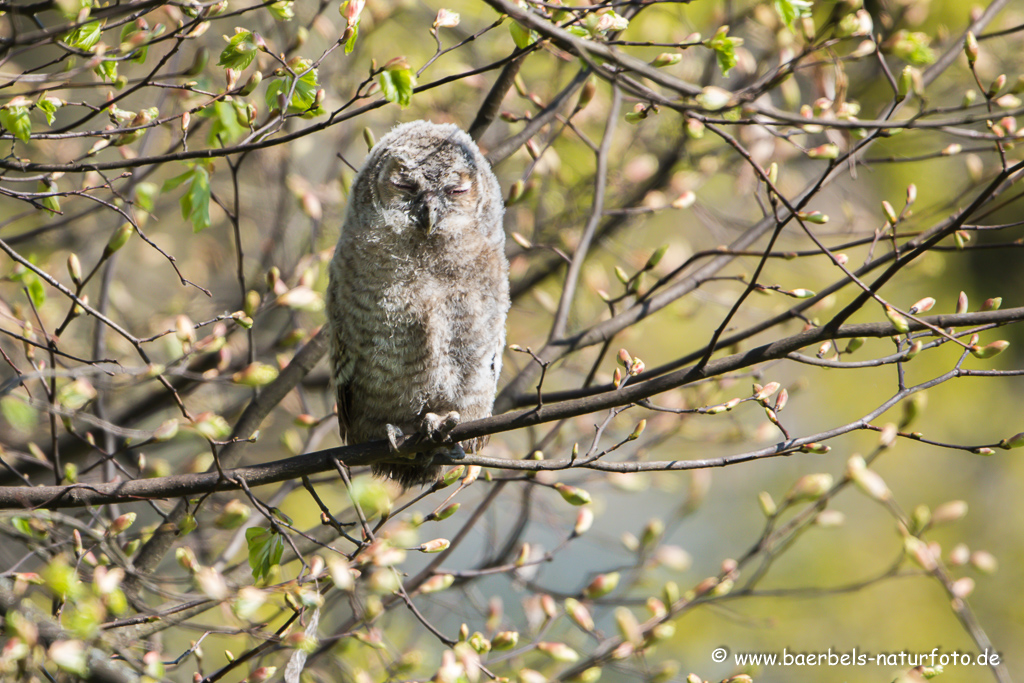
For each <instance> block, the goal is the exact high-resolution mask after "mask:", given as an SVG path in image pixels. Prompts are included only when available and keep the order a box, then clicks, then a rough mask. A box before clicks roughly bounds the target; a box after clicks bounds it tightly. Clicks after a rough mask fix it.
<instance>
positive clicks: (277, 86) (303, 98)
mask: <svg viewBox="0 0 1024 683" xmlns="http://www.w3.org/2000/svg"><path fill="white" fill-rule="evenodd" d="M289 65H290V66H291V67H292V71H294V72H295V73H296V74H298V75H299V80H298V82H297V83H296V84H295V92H294V93H293V94H292V99H291V101H290V102H289V103H288V112H289V113H291V114H302V115H303V117H311V116H318V115H320V114H323V113H324V110H323V107H321V106H319V105H318V104H317V102H316V93H317V90H319V89H320V83H319V81H318V80H317V78H318V75H317V70H316V69H314V68H312V62H310V61H309V60H308V59H303V58H301V57H300V58H296V59H293V60H292V61H291V62H289ZM292 80H294V79H293V77H292V75H291V74H288V75H286V76H284V77H283V78H275V79H274V80H272V81H271V82H270V85H269V86H267V97H266V100H267V109H268V110H269V111H274V110H276V109H278V108H279V106H278V102H277V99H278V95H279V94H281V93H284V94H285V95H287V94H288V92H289V91H291V89H292Z"/></svg>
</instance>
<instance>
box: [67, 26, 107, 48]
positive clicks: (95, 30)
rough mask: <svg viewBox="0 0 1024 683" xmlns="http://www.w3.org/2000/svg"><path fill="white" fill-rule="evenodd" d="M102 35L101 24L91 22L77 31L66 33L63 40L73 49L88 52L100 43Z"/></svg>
mask: <svg viewBox="0 0 1024 683" xmlns="http://www.w3.org/2000/svg"><path fill="white" fill-rule="evenodd" d="M101 33H102V28H101V27H100V22H98V21H90V22H89V23H88V24H83V25H81V26H79V27H78V28H76V29H75V30H73V31H69V32H68V33H65V34H64V37H63V38H62V39H61V40H63V41H64V42H65V43H67V44H68V45H70V46H71V47H74V48H78V49H79V50H85V51H86V52H88V51H90V50H91V49H92V47H93V46H94V45H95V44H96V43H98V42H99V40H100V34H101Z"/></svg>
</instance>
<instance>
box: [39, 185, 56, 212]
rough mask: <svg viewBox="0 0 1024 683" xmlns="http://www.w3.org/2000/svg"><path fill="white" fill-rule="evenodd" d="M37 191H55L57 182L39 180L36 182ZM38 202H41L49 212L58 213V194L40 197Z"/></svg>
mask: <svg viewBox="0 0 1024 683" xmlns="http://www.w3.org/2000/svg"><path fill="white" fill-rule="evenodd" d="M36 191H37V192H56V191H57V183H55V182H54V181H53V180H40V181H39V182H38V183H36ZM39 203H40V204H42V205H43V206H44V207H46V209H47V210H48V211H49V212H50V214H51V215H52V214H55V213H60V197H59V196H58V195H51V196H49V197H40V198H39Z"/></svg>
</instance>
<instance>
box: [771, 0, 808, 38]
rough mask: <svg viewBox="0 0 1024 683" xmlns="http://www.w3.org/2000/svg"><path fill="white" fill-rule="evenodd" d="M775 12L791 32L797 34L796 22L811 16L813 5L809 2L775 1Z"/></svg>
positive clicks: (797, 0) (796, 0)
mask: <svg viewBox="0 0 1024 683" xmlns="http://www.w3.org/2000/svg"><path fill="white" fill-rule="evenodd" d="M775 11H776V12H778V13H779V16H780V17H781V18H782V21H783V22H785V24H786V26H788V27H789V30H790V31H794V32H795V31H796V20H797V19H798V18H800V17H809V16H810V15H811V3H810V1H809V0H775Z"/></svg>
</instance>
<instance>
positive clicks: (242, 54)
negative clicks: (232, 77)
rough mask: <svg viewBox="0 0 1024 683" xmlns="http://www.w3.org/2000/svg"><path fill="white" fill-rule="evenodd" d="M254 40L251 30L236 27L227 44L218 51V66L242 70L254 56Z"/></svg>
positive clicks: (255, 48) (250, 62)
mask: <svg viewBox="0 0 1024 683" xmlns="http://www.w3.org/2000/svg"><path fill="white" fill-rule="evenodd" d="M257 49H259V48H257V47H256V41H255V40H254V39H253V35H252V31H246V30H244V29H236V31H235V35H233V36H231V39H230V40H228V46H227V47H226V48H224V50H223V51H222V52H221V53H220V60H219V61H218V62H217V65H218V66H223V67H224V68H225V69H238V70H239V71H242V70H244V69H245V68H246V67H248V66H249V65H250V64H252V60H253V59H255V58H256V50H257Z"/></svg>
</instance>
